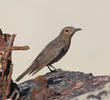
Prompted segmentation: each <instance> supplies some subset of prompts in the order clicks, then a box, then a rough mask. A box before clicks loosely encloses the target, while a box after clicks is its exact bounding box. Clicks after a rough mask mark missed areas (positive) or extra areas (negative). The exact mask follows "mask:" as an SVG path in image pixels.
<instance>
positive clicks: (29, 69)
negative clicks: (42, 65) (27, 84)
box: [15, 61, 38, 82]
mask: <svg viewBox="0 0 110 100" xmlns="http://www.w3.org/2000/svg"><path fill="white" fill-rule="evenodd" d="M37 66H38V61H33V63H32V64H31V66H30V67H29V68H28V69H26V71H24V72H23V73H22V74H21V75H20V76H19V77H18V78H17V79H16V80H15V81H16V82H18V81H20V80H21V79H22V78H23V77H24V76H25V75H27V74H29V73H30V72H31V71H32V70H33V69H34V68H36V67H37Z"/></svg>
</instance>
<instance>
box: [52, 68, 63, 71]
mask: <svg viewBox="0 0 110 100" xmlns="http://www.w3.org/2000/svg"><path fill="white" fill-rule="evenodd" d="M59 71H62V69H61V68H58V69H55V70H51V72H59Z"/></svg>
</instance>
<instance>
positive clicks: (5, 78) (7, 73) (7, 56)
mask: <svg viewBox="0 0 110 100" xmlns="http://www.w3.org/2000/svg"><path fill="white" fill-rule="evenodd" d="M15 36H16V35H15V34H12V35H10V34H3V33H2V30H1V29H0V100H6V99H7V98H10V99H12V98H13V95H14V94H10V90H11V89H10V86H13V85H14V84H15V83H13V81H12V71H13V64H12V58H11V54H12V50H28V49H29V47H28V46H13V42H14V39H15ZM14 86H15V85H14Z"/></svg>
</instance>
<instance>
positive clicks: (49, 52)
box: [29, 44, 64, 74]
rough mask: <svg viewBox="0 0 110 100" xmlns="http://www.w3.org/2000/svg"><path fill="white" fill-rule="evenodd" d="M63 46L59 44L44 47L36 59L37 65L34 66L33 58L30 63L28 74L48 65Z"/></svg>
mask: <svg viewBox="0 0 110 100" xmlns="http://www.w3.org/2000/svg"><path fill="white" fill-rule="evenodd" d="M63 48H64V46H63V45H62V44H59V45H56V46H54V47H51V46H50V47H49V48H46V49H44V51H43V52H42V53H41V54H40V56H39V57H38V58H37V59H36V60H37V61H38V62H39V63H38V65H37V66H36V64H34V63H35V62H36V60H35V61H34V62H33V64H32V69H31V71H30V72H29V74H32V73H33V72H38V71H39V70H41V69H42V68H43V67H44V66H46V65H48V64H49V63H50V62H51V61H52V60H53V59H55V58H56V57H57V56H59V55H60V54H61V52H62V50H63ZM33 66H34V67H33Z"/></svg>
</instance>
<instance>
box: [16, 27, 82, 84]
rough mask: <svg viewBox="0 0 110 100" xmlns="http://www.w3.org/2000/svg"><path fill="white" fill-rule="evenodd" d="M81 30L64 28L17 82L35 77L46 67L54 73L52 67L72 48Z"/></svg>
mask: <svg viewBox="0 0 110 100" xmlns="http://www.w3.org/2000/svg"><path fill="white" fill-rule="evenodd" d="M80 30H82V29H81V28H75V27H73V26H67V27H64V28H63V29H62V30H61V32H60V34H59V35H58V36H57V37H56V38H55V39H54V40H53V41H51V42H50V43H48V44H47V45H46V46H45V48H44V49H43V50H42V51H41V53H40V54H39V55H38V56H37V57H36V59H35V60H34V61H33V62H32V64H31V65H30V67H28V68H27V69H26V71H24V72H23V73H22V74H21V75H20V76H19V77H18V78H17V79H16V82H18V81H20V80H21V79H22V78H23V77H24V76H25V75H27V74H28V75H32V76H33V75H34V74H36V73H37V72H38V71H40V70H41V69H42V68H44V67H45V66H47V67H48V68H49V69H50V71H52V70H51V68H50V67H53V68H55V67H54V66H53V65H52V64H54V63H55V62H57V61H59V60H60V59H61V58H62V57H63V56H64V55H65V54H66V53H67V51H68V49H69V48H70V44H71V38H72V36H73V35H74V34H75V32H77V31H80Z"/></svg>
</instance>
